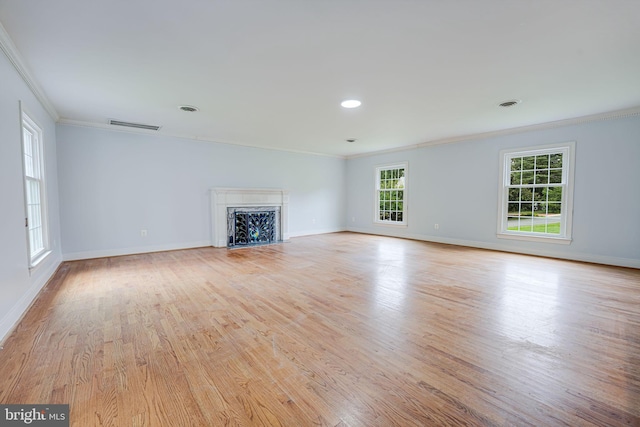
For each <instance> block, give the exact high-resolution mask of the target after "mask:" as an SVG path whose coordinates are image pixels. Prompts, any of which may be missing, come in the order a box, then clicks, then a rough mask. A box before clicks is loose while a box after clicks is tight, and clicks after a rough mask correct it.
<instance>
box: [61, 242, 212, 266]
mask: <svg viewBox="0 0 640 427" xmlns="http://www.w3.org/2000/svg"><path fill="white" fill-rule="evenodd" d="M203 246H211V241H210V240H200V241H197V242H189V243H178V244H168V245H157V246H141V247H137V248H121V249H106V250H99V251H86V252H71V253H65V254H63V255H62V256H63V259H64V260H65V261H77V260H81V259H92V258H105V257H111V256H122V255H135V254H146V253H150V252H163V251H175V250H180V249H193V248H201V247H203Z"/></svg>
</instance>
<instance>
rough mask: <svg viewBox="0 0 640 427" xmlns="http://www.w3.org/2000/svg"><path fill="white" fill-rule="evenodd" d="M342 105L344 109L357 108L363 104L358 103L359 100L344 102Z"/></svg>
mask: <svg viewBox="0 0 640 427" xmlns="http://www.w3.org/2000/svg"><path fill="white" fill-rule="evenodd" d="M340 105H342V106H343V107H344V108H357V107H359V106H360V105H362V102H360V101H358V100H357V99H347V100H345V101H342V102H341V103H340Z"/></svg>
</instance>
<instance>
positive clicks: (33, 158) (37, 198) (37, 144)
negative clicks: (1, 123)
mask: <svg viewBox="0 0 640 427" xmlns="http://www.w3.org/2000/svg"><path fill="white" fill-rule="evenodd" d="M22 153H23V161H24V188H25V206H26V227H27V235H28V239H27V241H28V247H29V260H30V266H31V267H33V266H35V265H36V264H37V263H38V262H39V261H40V260H41V259H42V258H44V257H45V255H46V254H47V251H48V250H49V238H48V234H47V209H46V203H45V183H44V153H43V146H42V130H41V129H40V128H39V127H38V125H36V123H35V122H34V121H33V120H31V118H29V116H28V115H27V114H26V113H25V112H24V111H23V112H22Z"/></svg>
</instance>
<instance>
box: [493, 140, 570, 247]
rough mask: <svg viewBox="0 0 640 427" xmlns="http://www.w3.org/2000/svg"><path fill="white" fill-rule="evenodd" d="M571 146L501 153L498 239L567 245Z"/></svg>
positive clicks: (554, 146) (559, 145)
mask: <svg viewBox="0 0 640 427" xmlns="http://www.w3.org/2000/svg"><path fill="white" fill-rule="evenodd" d="M574 153H575V143H573V142H571V143H565V144H556V145H549V146H544V147H537V148H531V149H527V150H524V151H522V150H518V151H515V150H505V151H502V152H501V159H502V172H501V174H500V175H501V184H500V195H499V199H500V217H499V219H498V237H504V238H516V239H525V240H545V241H555V242H560V243H569V242H570V241H571V217H572V211H573V208H572V206H573V164H574Z"/></svg>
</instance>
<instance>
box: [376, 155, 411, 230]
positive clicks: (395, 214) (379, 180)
mask: <svg viewBox="0 0 640 427" xmlns="http://www.w3.org/2000/svg"><path fill="white" fill-rule="evenodd" d="M407 171H408V169H407V163H397V164H393V165H386V166H379V167H377V168H376V204H375V206H376V212H375V217H374V222H376V223H379V224H390V225H406V224H407Z"/></svg>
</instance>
